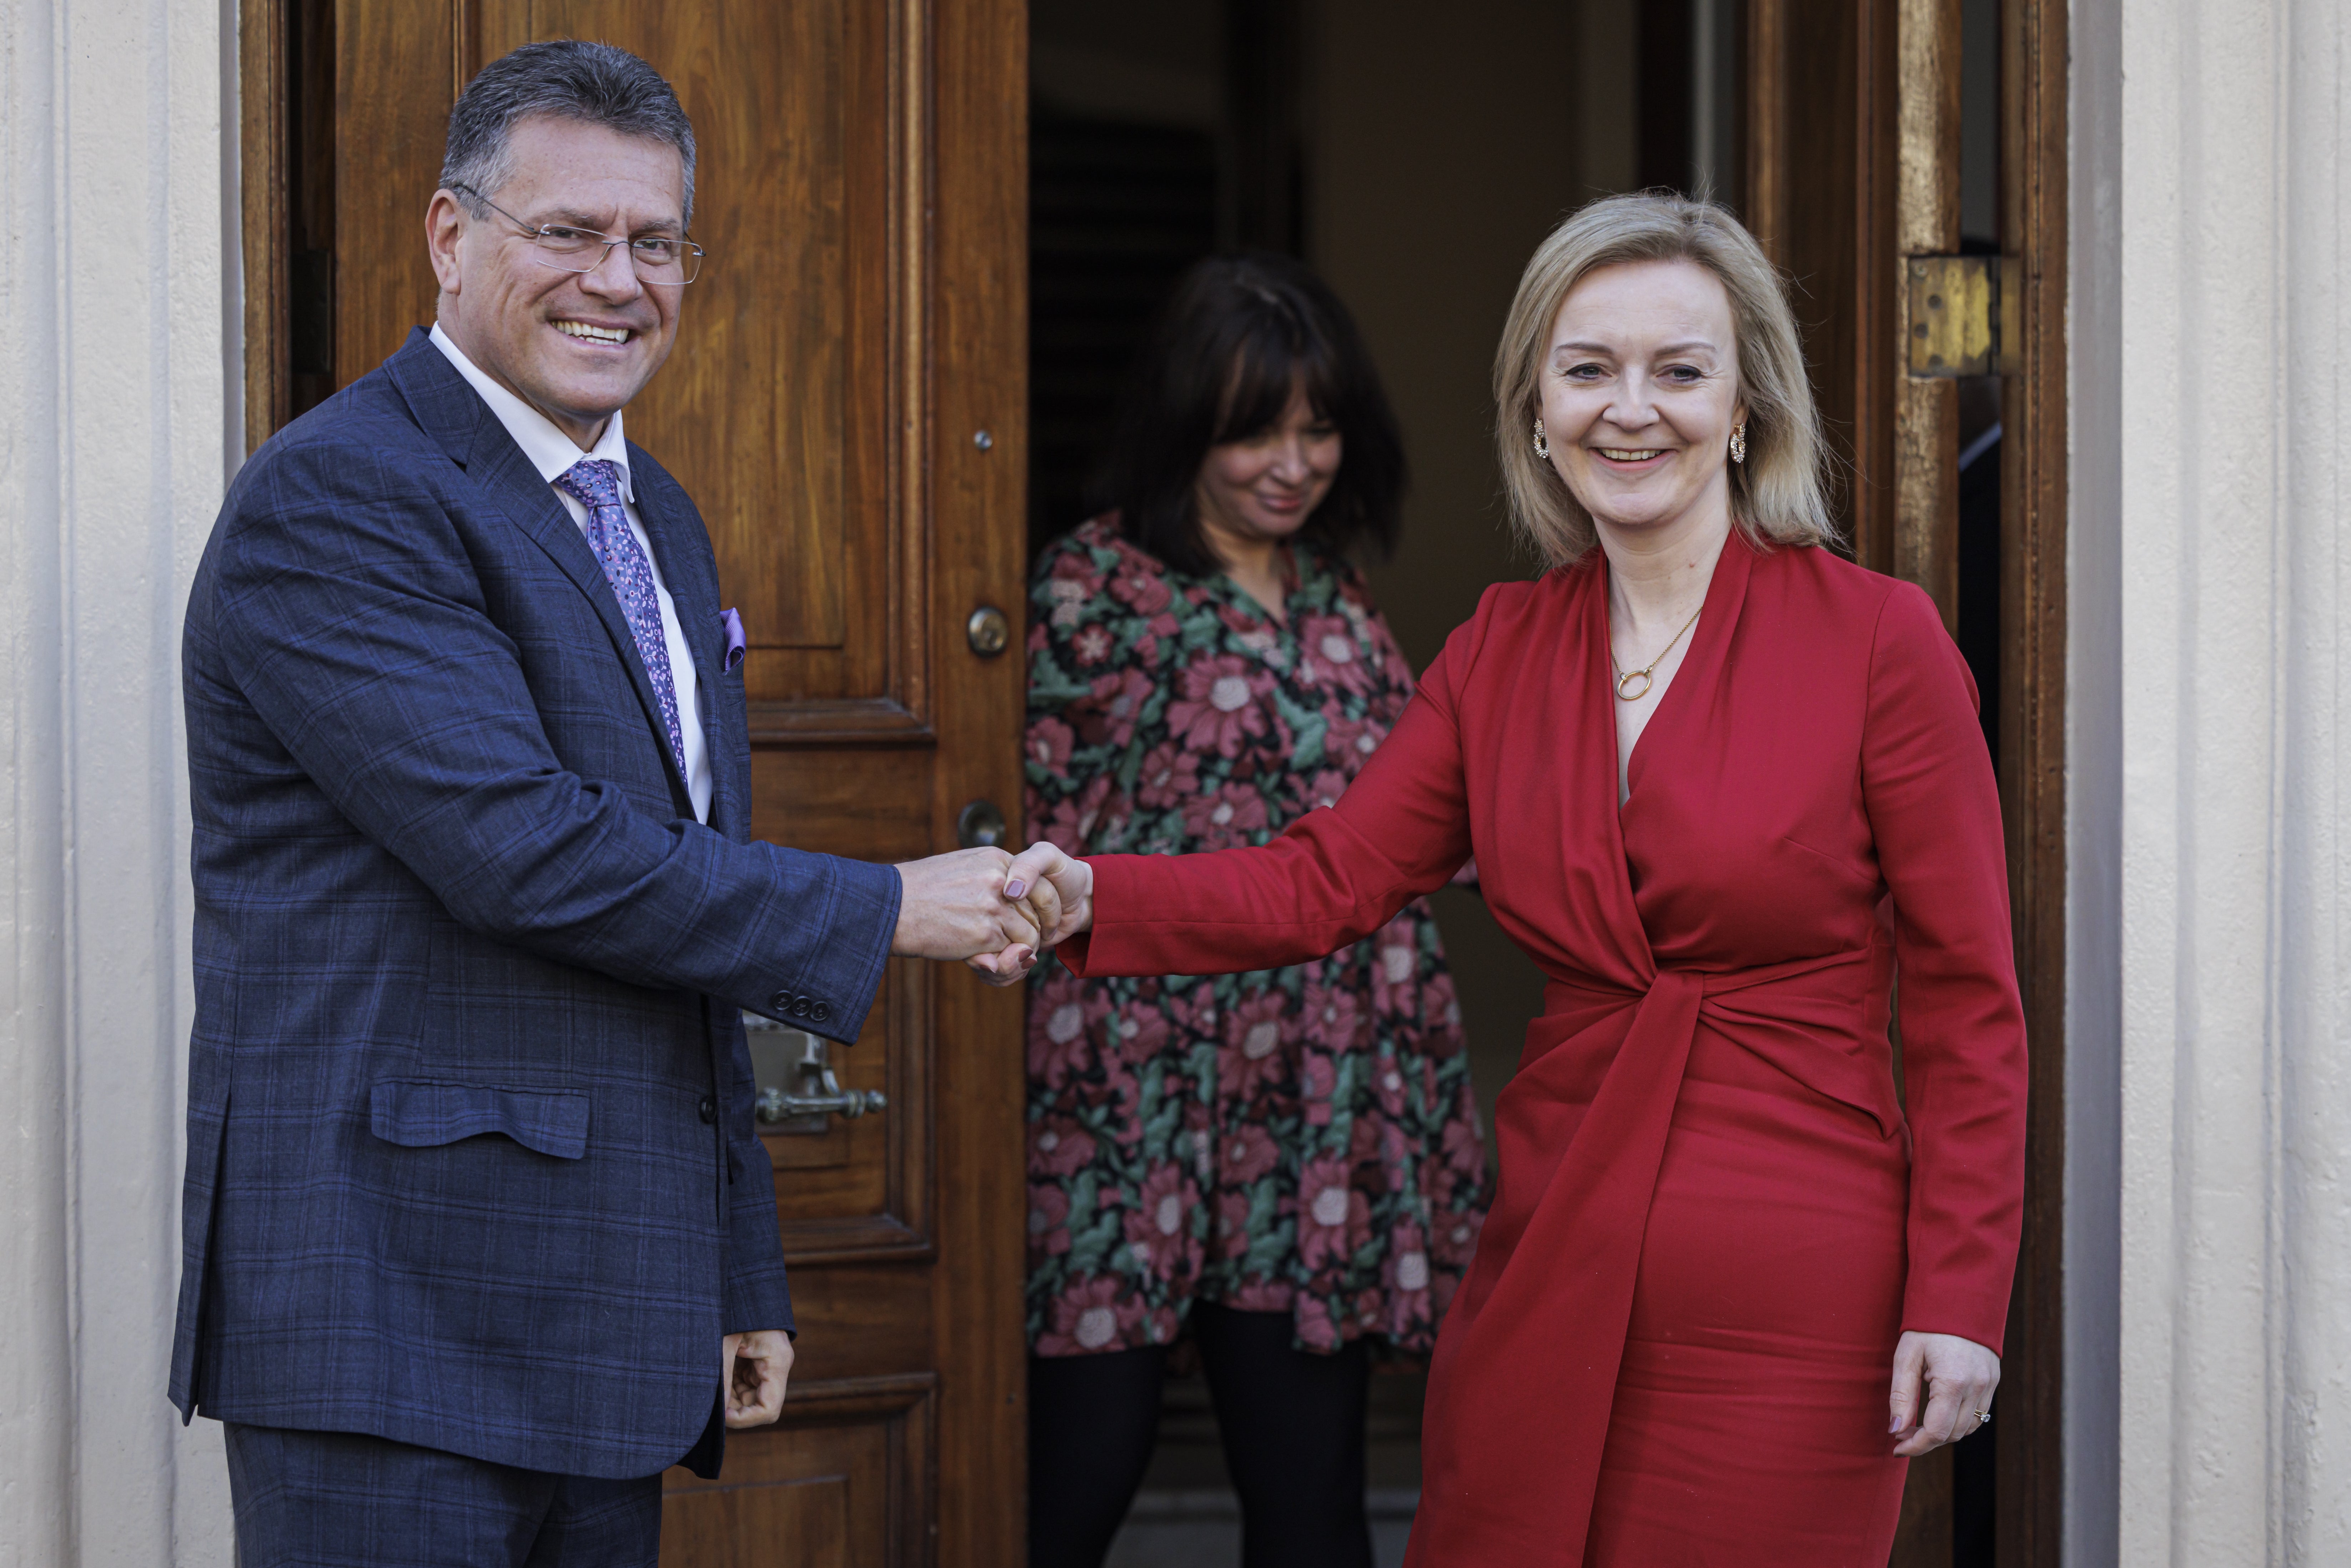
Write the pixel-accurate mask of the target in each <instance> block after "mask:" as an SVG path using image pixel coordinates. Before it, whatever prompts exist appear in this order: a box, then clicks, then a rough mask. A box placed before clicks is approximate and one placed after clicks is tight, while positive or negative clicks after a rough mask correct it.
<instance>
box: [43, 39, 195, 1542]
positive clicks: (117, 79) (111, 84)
mask: <svg viewBox="0 0 2351 1568" xmlns="http://www.w3.org/2000/svg"><path fill="white" fill-rule="evenodd" d="M231 4H232V5H233V0H231ZM225 14H226V15H233V11H231V12H227V13H225V12H224V9H223V7H222V5H220V4H219V0H179V3H173V0H0V233H5V239H0V245H5V247H6V251H5V256H4V257H0V321H5V330H0V551H5V576H0V629H5V635H0V691H5V701H6V703H7V705H8V706H7V712H8V717H9V721H10V722H9V724H8V726H7V728H6V733H5V742H0V788H4V789H5V793H6V806H7V810H6V814H5V820H0V896H5V900H6V902H5V907H0V1030H5V1046H4V1047H0V1564H8V1565H11V1568H16V1565H23V1568H78V1565H81V1564H99V1563H108V1564H113V1563H122V1564H141V1565H144V1564H153V1563H173V1564H207V1563H228V1562H229V1561H230V1560H231V1552H230V1548H229V1541H228V1508H227V1485H226V1479H225V1472H224V1470H223V1468H222V1461H221V1451H220V1439H219V1429H218V1427H215V1426H213V1425H212V1424H211V1423H200V1424H199V1425H198V1426H197V1427H195V1428H193V1430H190V1431H183V1429H182V1428H181V1427H180V1424H179V1420H178V1417H177V1416H175V1415H174V1414H173V1413H172V1410H171V1408H170V1406H168V1405H167V1404H166V1403H165V1400H164V1383H165V1375H166V1371H167V1369H168V1366H169V1364H170V1357H171V1324H172V1297H173V1293H174V1291H175V1289H176V1285H177V1280H178V1273H179V1182H180V1162H181V1143H182V1137H183V1134H182V1126H181V1105H182V1102H181V1086H182V1081H183V1072H184V1061H185V1048H184V1047H185V1040H186V1030H187V1021H188V1013H189V981H188V958H187V951H188V942H187V933H188V888H187V825H186V818H187V805H186V785H185V779H186V775H185V771H184V764H183V758H182V751H181V746H180V702H179V623H180V612H181V608H182V605H183V601H184V599H185V596H186V591H187V582H188V578H189V575H190V573H191V571H192V570H193V565H194V561H195V557H196V553H197V551H198V550H199V549H200V548H201V546H202V542H203V539H204V535H205V533H206V531H207V530H208V528H209V527H210V524H211V521H212V517H213V514H214V510H215V508H216V507H218V505H219V501H220V495H221V490H222V486H223V483H224V478H225V473H226V471H227V465H228V462H229V459H230V456H231V453H232V446H231V421H232V418H233V416H234V412H235V411H234V410H233V409H232V408H231V407H230V406H229V400H228V397H227V393H226V390H225V389H226V388H227V387H228V386H229V385H231V384H232V381H231V376H230V371H231V369H232V358H233V353H234V350H233V347H232V341H231V339H230V336H229V330H228V329H229V322H230V319H231V313H232V310H233V308H234V303H235V302H234V300H233V299H232V298H230V297H229V296H228V295H227V294H226V293H225V277H226V276H227V275H226V272H225V239H226V236H227V235H228V233H229V232H230V229H229V225H228V223H227V219H228V217H229V214H230V213H231V210H232V206H233V203H232V201H231V200H230V193H229V191H228V190H227V189H226V187H225V175H226V174H227V173H228V172H231V166H230V165H229V163H228V161H227V159H226V157H225V153H226V152H227V150H228V148H229V146H230V145H231V144H232V142H233V136H231V135H230V133H229V132H228V131H226V130H225V124H224V120H225V115H224V110H225V108H227V107H229V106H230V105H231V104H232V102H233V100H232V99H230V98H229V97H228V96H227V95H226V93H225V84H226V83H228V82H230V81H231V80H232V79H233V78H232V77H231V75H230V72H231V69H232V68H233V58H232V56H233V49H232V48H231V47H230V44H229V41H228V37H229V34H228V31H227V29H226V28H225V26H224V16H225ZM225 138H227V140H225Z"/></svg>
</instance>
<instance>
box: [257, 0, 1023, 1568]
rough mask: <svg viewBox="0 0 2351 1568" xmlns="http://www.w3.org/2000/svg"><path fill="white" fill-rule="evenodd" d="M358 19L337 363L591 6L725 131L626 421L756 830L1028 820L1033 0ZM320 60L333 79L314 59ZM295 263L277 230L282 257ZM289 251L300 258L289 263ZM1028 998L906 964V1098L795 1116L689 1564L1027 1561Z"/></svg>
mask: <svg viewBox="0 0 2351 1568" xmlns="http://www.w3.org/2000/svg"><path fill="white" fill-rule="evenodd" d="M298 3H300V4H308V5H314V6H316V7H317V8H319V11H320V13H321V14H322V15H324V14H330V15H331V18H332V33H333V37H334V45H333V50H332V62H331V63H332V69H333V82H332V92H333V96H334V106H335V112H334V116H333V120H332V132H333V134H332V138H331V142H332V145H331V146H330V147H323V148H314V149H313V150H312V153H311V156H313V157H314V158H318V159H322V160H323V162H321V163H320V164H319V167H320V168H321V169H322V170H323V171H324V172H325V175H326V177H328V178H329V179H330V180H331V183H332V185H333V192H332V203H333V204H332V209H331V210H332V211H333V213H334V214H335V223H334V226H333V234H334V241H333V243H334V251H333V257H332V262H333V267H332V278H333V301H332V306H333V320H334V327H335V350H336V358H335V371H336V376H337V379H338V381H339V382H348V381H350V380H351V379H353V378H355V377H357V376H359V375H361V374H364V373H365V372H366V371H369V370H371V369H372V368H373V367H374V366H375V365H376V364H377V363H378V362H380V361H381V360H382V359H383V358H384V357H385V356H386V355H388V354H389V353H391V352H392V350H394V349H396V348H397V347H398V346H399V344H400V342H401V340H402V338H403V337H404V336H405V334H406V332H407V331H408V329H409V328H410V327H411V326H413V325H415V324H418V323H422V322H426V321H429V320H430V319H432V316H433V311H434V298H435V296H434V282H433V277H432V273H431V269H430V267H428V266H427V265H426V262H425V256H424V246H423V215H424V212H425V208H426V205H427V204H428V202H429V200H430V198H431V196H432V193H433V192H434V189H435V187H436V185H437V183H438V172H439V168H440V161H441V152H442V141H443V137H444V133H445V129H446V123H447V117H448V112H449V107H450V104H451V102H452V101H453V99H454V97H455V93H456V91H457V90H458V89H459V88H460V86H461V85H462V84H463V83H464V82H465V80H467V79H469V78H470V76H471V74H472V73H473V72H474V71H475V70H477V69H479V68H480V66H481V64H482V62H483V61H485V60H486V59H491V58H496V57H498V56H500V55H502V54H504V53H506V52H507V51H508V50H510V49H512V48H514V47H517V46H519V45H521V44H523V43H527V42H529V41H532V40H534V39H538V38H547V37H589V38H596V39H600V40H601V41H605V42H609V43H613V44H617V45H619V46H621V47H624V48H628V49H631V50H632V51H634V52H636V53H637V54H639V55H642V56H643V57H645V58H646V59H647V60H649V61H650V62H652V64H653V66H654V68H656V69H658V70H660V71H661V72H662V73H663V74H664V76H665V77H667V78H669V80H670V81H671V82H672V84H673V85H674V87H675V88H676V89H677V91H678V95H679V98H680V99H681V100H682V102H683V103H684V107H685V110H686V111H687V113H688V114H689V116H691V118H692V119H693V120H694V123H695V133H696V140H697V141H698V144H699V154H700V156H699V168H698V171H697V180H696V193H695V194H696V206H695V218H694V224H693V231H694V234H695V238H696V239H697V240H698V241H700V243H702V244H703V245H704V246H705V247H706V248H707V250H708V252H709V257H708V260H707V262H706V264H705V267H704V270H703V274H702V276H701V277H699V278H698V279H697V280H696V281H695V283H693V284H692V285H690V286H688V287H687V289H686V292H685V294H684V298H683V300H682V310H681V315H680V322H679V329H678V338H677V342H676V346H675V348H674V350H673V352H672V354H671V357H670V360H669V362H668V363H667V364H666V365H665V366H664V368H663V369H662V371H661V372H660V373H659V374H658V375H657V376H656V377H655V378H654V380H653V382H652V384H651V385H650V386H649V387H648V388H647V390H646V391H645V392H644V393H643V396H642V397H640V398H639V400H638V401H637V402H635V403H633V404H632V405H631V407H630V409H629V411H628V430H629V435H630V437H631V439H632V440H633V441H635V442H636V443H637V444H639V445H641V446H643V447H644V448H645V449H646V450H648V451H650V452H652V453H653V455H655V456H656V457H658V458H659V459H660V460H661V462H662V463H663V464H664V466H666V467H668V468H669V469H670V470H671V471H672V472H673V473H674V474H675V475H676V476H677V477H678V479H679V481H680V482H681V483H682V484H683V485H684V486H685V488H686V490H687V492H688V493H689V494H690V495H692V496H693V497H695V501H696V503H697V504H698V505H699V506H700V507H701V509H702V511H703V515H704V517H705V520H706V522H707V523H708V525H709V528H710V532H711V537H712V543H713V546H714V548H715V549H716V554H717V559H718V570H719V579H720V589H721V592H722V595H723V598H724V602H726V603H729V604H732V605H734V606H735V607H737V609H739V610H740V611H741V612H742V615H743V620H744V623H745V628H746V632H747V639H748V642H749V644H750V648H749V654H748V658H747V662H746V664H745V666H744V675H745V681H746V687H747V694H748V696H749V702H750V717H751V730H752V740H753V747H754V751H753V758H752V769H751V771H752V787H753V794H754V811H753V822H752V831H753V832H754V833H755V834H756V835H757V836H758V837H761V838H765V839H768V840H771V841H777V842H780V843H786V844H790V845H793V846H795V847H799V848H804V849H809V850H813V851H819V852H828V853H835V854H842V855H850V856H854V857H857V858H860V859H865V860H873V861H883V862H890V861H901V860H907V859H913V858H915V857H918V856H922V855H925V854H931V853H935V852H938V851H940V850H943V849H947V848H951V847H953V844H954V841H955V833H956V827H955V824H956V819H957V814H958V813H959V812H960V811H961V810H962V809H963V808H964V806H965V805H966V804H967V802H969V801H972V800H982V799H985V800H993V801H994V802H996V803H997V804H998V806H1000V807H1002V808H1004V809H1005V813H1006V815H1007V817H1008V819H1010V820H1012V821H1014V822H1015V824H1016V828H1017V821H1018V815H1019V800H1020V770H1019V725H1020V715H1021V699H1022V692H1021V669H1020V661H1019V657H1018V656H1017V654H1015V655H1011V656H996V657H990V656H987V655H984V654H982V653H978V652H977V651H975V650H974V649H972V648H971V647H970V646H968V645H967V643H966V640H965V635H964V630H963V629H964V624H965V621H966V618H967V616H968V615H969V614H970V613H971V612H972V611H973V610H975V609H977V608H978V607H980V606H981V605H987V604H992V605H995V606H998V607H1000V608H1003V609H1007V610H1008V611H1010V612H1012V613H1013V616H1014V619H1015V620H1016V622H1017V620H1018V614H1019V607H1020V604H1021V601H1022V574H1023V565H1024V556H1025V550H1024V539H1023V519H1024V517H1025V511H1024V506H1023V497H1022V494H1021V490H1022V484H1023V476H1024V475H1025V473H1026V469H1027V456H1026V440H1025V423H1026V404H1027V392H1026V381H1025V373H1024V367H1025V358H1024V355H1025V345H1026V340H1027V339H1026V333H1027V322H1026V319H1025V291H1024V290H1025V278H1026V271H1027V267H1026V253H1025V237H1026V236H1025V213H1026V198H1027V170H1026V162H1025V160H1026V152H1027V149H1026V139H1025V126H1026V104H1027V84H1026V67H1027V62H1026V52H1025V38H1026V28H1025V12H1024V11H1023V8H1022V7H1021V5H1019V0H706V3H704V4H698V5H654V4H651V3H650V0H298ZM319 90H325V89H324V87H323V86H321V87H320V89H319ZM271 265H272V266H273V267H278V268H279V273H281V274H282V270H283V258H282V257H280V258H277V260H275V261H273V262H272V263H271ZM277 275H279V274H273V276H277ZM1020 1020H1021V998H1020V996H1019V993H1018V992H1017V991H1014V992H1000V993H999V992H994V991H990V990H989V989H987V988H986V987H984V986H983V985H982V984H981V983H980V982H979V981H978V980H977V977H974V976H971V975H969V974H967V973H965V972H963V971H962V970H960V969H959V968H942V967H933V966H925V965H923V964H919V963H915V962H912V961H907V960H893V961H892V963H891V964H890V967H889V968H888V971H887V974H886V977H885V980H884V983H883V988H882V990H881V993H880V995H879V996H878V997H877V998H876V1000H875V1005H874V1007H873V1009H872V1012H871V1014H870V1015H869V1017H868V1019H867V1022H866V1026H865V1030H864V1032H863V1035H862V1038H861V1039H860V1040H858V1041H857V1042H856V1043H855V1044H854V1045H852V1046H849V1047H834V1048H832V1049H831V1061H832V1065H833V1068H834V1071H836V1073H837V1075H838V1077H839V1079H840V1081H841V1084H842V1085H843V1086H844V1087H847V1088H852V1089H864V1090H874V1091H880V1092H883V1093H884V1094H885V1095H886V1096H887V1100H888V1103H887V1106H886V1108H885V1109H883V1111H881V1112H880V1113H873V1114H868V1115H865V1116H863V1117H861V1118H858V1119H855V1120H841V1119H835V1120H832V1121H831V1122H829V1123H827V1124H825V1125H824V1126H823V1127H822V1129H821V1130H820V1131H818V1132H814V1133H810V1134H786V1133H783V1132H779V1131H774V1130H768V1129H763V1141H764V1142H765V1144H766V1145H767V1148H768V1153H769V1155H770V1156H771V1158H772V1159H773V1161H774V1164H775V1167H776V1174H775V1185H776V1198H777V1207H778V1219H779V1224H780V1228H781V1239H782V1242H783V1247H784V1252H785V1256H786V1259H787V1260H788V1261H789V1266H790V1268H791V1282H792V1292H793V1299H794V1307H795V1312H796V1315H797V1317H798V1320H799V1343H798V1354H799V1363H798V1365H797V1367H796V1369H795V1373H794V1376H793V1380H792V1390H791V1396H790V1398H789V1401H788V1403H787V1405H786V1407H785V1416H784V1419H783V1421H782V1422H781V1423H780V1424H779V1425H778V1427H775V1428H772V1429H768V1430H764V1431H758V1432H750V1433H737V1434H735V1435H734V1436H733V1437H731V1438H730V1440H729V1444H728V1450H727V1462H726V1471H725V1473H724V1474H723V1475H722V1476H721V1477H720V1478H719V1479H717V1480H716V1481H715V1482H702V1481H698V1480H696V1479H694V1478H692V1477H690V1476H686V1475H685V1474H684V1472H682V1471H672V1472H671V1473H670V1476H669V1478H668V1481H667V1485H668V1488H669V1490H670V1494H671V1504H670V1509H669V1513H668V1516H667V1522H666V1525H665V1529H664V1563H670V1564H672V1565H673V1568H716V1565H718V1564H733V1563H755V1562H756V1563H774V1562H781V1563H791V1564H793V1565H794V1568H801V1565H803V1564H805V1565H809V1568H823V1565H831V1564H849V1563H855V1564H861V1565H863V1564H872V1565H876V1568H879V1565H882V1564H912V1563H1003V1564H1010V1563H1013V1562H1014V1561H1016V1560H1017V1559H1018V1558H1019V1555H1020V1531H1021V1525H1022V1518H1021V1506H1020V1499H1021V1498H1022V1496H1023V1495H1024V1492H1025V1489H1024V1487H1023V1485H1022V1479H1021V1478H1022V1466H1023V1462H1024V1458H1025V1453H1024V1448H1025V1446H1024V1444H1023V1442H1022V1441H1021V1438H1022V1435H1023V1432H1024V1429H1025V1427H1024V1417H1023V1414H1022V1406H1021V1402H1022V1398H1023V1390H1024V1368H1025V1359H1024V1356H1023V1343H1022V1335H1021V1319H1020V1312H1021V1282H1022V1270H1023V1262H1024V1260H1023V1256H1022V1242H1023V1235H1022V1229H1021V1223H1020V1222H1021V1216H1022V1214H1023V1213H1024V1208H1025V1206H1024V1194H1023V1177H1022V1172H1021V1140H1020V1126H1021V1060H1022V1053H1021V1030H1020Z"/></svg>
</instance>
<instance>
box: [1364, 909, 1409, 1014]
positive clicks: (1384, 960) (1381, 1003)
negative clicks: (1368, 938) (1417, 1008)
mask: <svg viewBox="0 0 2351 1568" xmlns="http://www.w3.org/2000/svg"><path fill="white" fill-rule="evenodd" d="M1372 940H1373V942H1374V947H1373V949H1372V1006H1374V1007H1375V1008H1377V1009H1379V1010H1380V1011H1381V1012H1383V1013H1408V1012H1411V1011H1412V1010H1413V1008H1414V1004H1415V1002H1416V1000H1417V998H1418V988H1417V986H1416V983H1415V982H1416V980H1417V979H1418V978H1419V976H1420V933H1419V930H1418V929H1417V928H1416V926H1415V925H1413V922H1412V917H1411V916H1410V915H1398V916H1397V917H1396V918H1395V919H1394V920H1391V921H1389V922H1388V924H1387V928H1386V929H1385V930H1384V931H1382V932H1381V933H1380V934H1379V935H1378V936H1375V937H1374V938H1373V939H1372Z"/></svg>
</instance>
